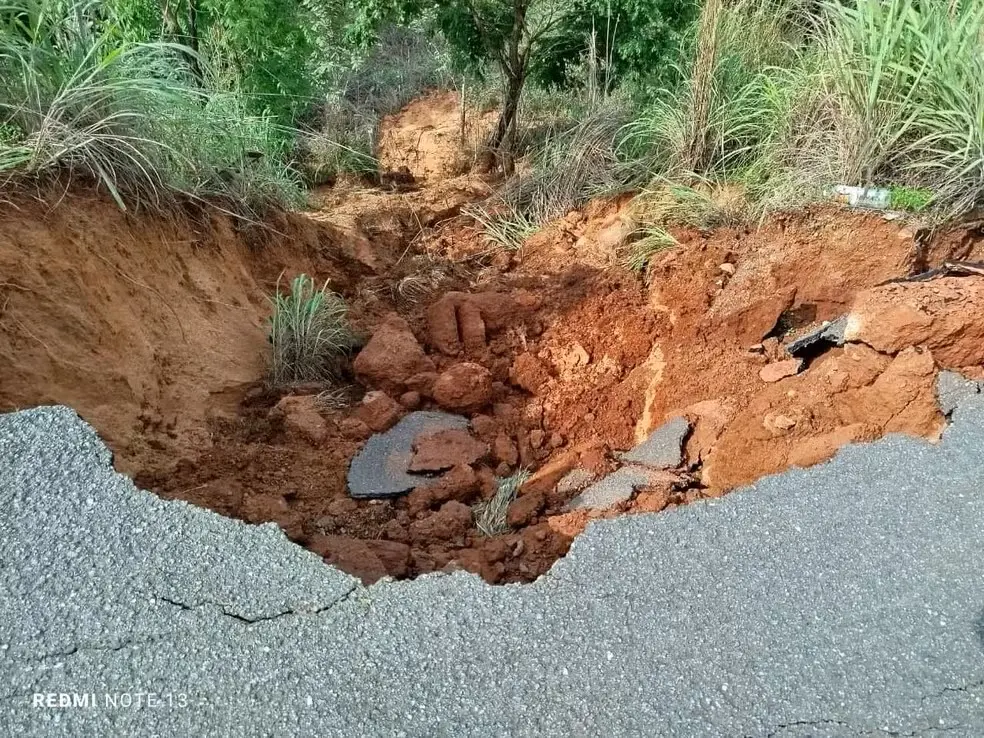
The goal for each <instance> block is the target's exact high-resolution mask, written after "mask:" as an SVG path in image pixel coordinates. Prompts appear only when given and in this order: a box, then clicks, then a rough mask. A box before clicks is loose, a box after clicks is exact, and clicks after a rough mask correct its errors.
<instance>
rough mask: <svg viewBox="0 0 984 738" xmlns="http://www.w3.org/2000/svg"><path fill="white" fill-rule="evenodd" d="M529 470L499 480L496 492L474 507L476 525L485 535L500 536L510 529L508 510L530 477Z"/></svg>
mask: <svg viewBox="0 0 984 738" xmlns="http://www.w3.org/2000/svg"><path fill="white" fill-rule="evenodd" d="M529 476H530V475H529V472H527V471H525V470H520V471H518V472H516V473H515V474H513V475H512V476H510V477H504V478H500V479H499V480H497V483H496V489H495V494H494V495H492V497H490V498H489V499H487V500H483V501H482V502H479V503H478V504H477V505H475V507H474V508H472V513H473V515H474V518H475V527H477V528H478V530H479V532H481V534H482V535H484V536H489V537H490V538H491V537H492V536H498V535H502V534H503V533H506V532H508V531H509V524H508V523H507V522H506V512H507V511H508V510H509V505H510V503H512V501H513V500H515V499H516V495H517V494H518V492H519V488H520V487H522V486H523V482H525V481H526V480H527V479H529Z"/></svg>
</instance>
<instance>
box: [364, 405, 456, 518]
mask: <svg viewBox="0 0 984 738" xmlns="http://www.w3.org/2000/svg"><path fill="white" fill-rule="evenodd" d="M466 428H468V418H465V417H462V416H460V415H451V414H450V413H442V412H435V411H418V412H415V413H410V414H409V415H407V416H406V417H405V418H403V420H401V421H400V422H399V423H397V424H396V425H394V426H393V427H392V428H390V429H389V430H388V431H386V432H385V433H377V434H375V435H374V436H372V437H371V438H370V439H369V440H368V441H366V445H365V446H363V448H362V450H361V451H359V453H357V454H356V455H355V457H354V458H353V459H352V463H351V464H350V465H349V472H348V488H349V494H350V495H351V496H352V497H355V498H356V499H371V498H382V497H396V496H397V495H402V494H405V493H407V492H409V491H410V490H412V489H413V488H414V487H416V486H418V485H419V484H420V483H421V482H422V481H424V482H426V480H427V477H421V476H420V475H413V474H410V473H408V469H409V468H410V464H411V460H412V458H413V443H414V441H415V440H416V439H417V438H418V437H419V436H423V435H425V434H429V433H436V432H438V431H444V430H456V429H466Z"/></svg>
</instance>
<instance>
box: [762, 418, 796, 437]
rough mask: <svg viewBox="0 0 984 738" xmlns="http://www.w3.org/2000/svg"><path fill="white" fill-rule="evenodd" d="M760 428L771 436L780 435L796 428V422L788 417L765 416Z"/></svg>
mask: <svg viewBox="0 0 984 738" xmlns="http://www.w3.org/2000/svg"><path fill="white" fill-rule="evenodd" d="M762 427H763V428H765V429H766V430H767V431H769V432H770V433H772V434H773V435H782V434H783V433H785V432H786V431H788V430H792V429H793V428H795V427H796V421H795V420H794V419H793V418H790V417H789V416H788V415H775V414H770V415H766V416H765V418H764V419H763V420H762Z"/></svg>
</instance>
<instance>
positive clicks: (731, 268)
mask: <svg viewBox="0 0 984 738" xmlns="http://www.w3.org/2000/svg"><path fill="white" fill-rule="evenodd" d="M718 269H719V270H721V271H722V272H724V273H725V274H727V275H728V276H729V277H730V276H731V275H732V274H734V273H735V265H734V264H729V263H728V262H725V263H724V264H721V265H720V266H719V267H718Z"/></svg>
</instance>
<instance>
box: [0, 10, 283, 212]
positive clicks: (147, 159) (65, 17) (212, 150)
mask: <svg viewBox="0 0 984 738" xmlns="http://www.w3.org/2000/svg"><path fill="white" fill-rule="evenodd" d="M100 7H101V6H100V4H99V3H96V2H59V1H58V0H39V1H38V2H29V1H28V0H19V2H17V3H16V4H15V5H14V6H12V7H7V8H5V10H4V12H3V13H2V14H0V129H2V130H4V131H5V132H6V134H5V135H4V136H3V137H0V178H3V180H4V181H6V182H7V183H11V182H17V181H18V180H20V179H26V178H37V177H41V178H44V177H59V176H66V175H67V176H68V177H69V179H71V180H75V179H78V180H88V181H92V182H96V183H98V184H99V185H100V186H101V187H103V188H104V189H105V190H106V191H107V192H109V193H110V194H111V195H112V197H113V198H114V199H115V200H116V202H117V203H118V204H119V205H120V207H124V208H126V207H127V206H133V205H138V206H151V207H159V206H162V205H164V204H166V203H167V202H168V201H169V200H173V199H174V198H177V197H191V198H198V199H201V198H215V197H218V198H223V199H225V200H226V201H227V203H228V204H229V205H230V206H231V207H234V208H235V209H237V210H243V209H245V210H246V211H247V212H253V211H254V210H257V209H262V208H264V207H267V206H270V205H284V204H296V203H297V202H299V201H300V199H301V192H300V189H299V186H298V179H297V177H296V175H294V173H293V172H292V170H291V169H290V167H289V166H288V161H287V158H286V157H287V154H288V151H289V145H288V143H287V141H288V140H289V134H286V135H285V132H284V131H283V130H281V129H279V128H278V127H277V126H276V124H275V123H274V122H273V120H272V119H271V118H269V117H268V116H265V115H255V114H254V115H249V114H247V113H246V112H245V105H244V104H243V100H242V99H241V98H240V97H237V95H236V93H231V92H229V93H226V92H218V91H216V90H215V89H214V88H212V89H210V88H209V86H208V85H207V84H206V85H205V86H202V85H199V84H198V83H197V82H196V81H195V78H194V75H192V74H190V73H189V71H188V70H187V67H186V60H187V58H188V56H189V54H191V52H190V50H188V49H185V48H183V47H180V46H177V45H175V44H167V43H135V42H130V41H126V40H123V39H122V37H121V34H119V33H117V32H116V29H115V28H114V27H113V26H112V25H109V24H105V23H101V22H100V18H101V16H100ZM205 73H206V78H207V70H205Z"/></svg>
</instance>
